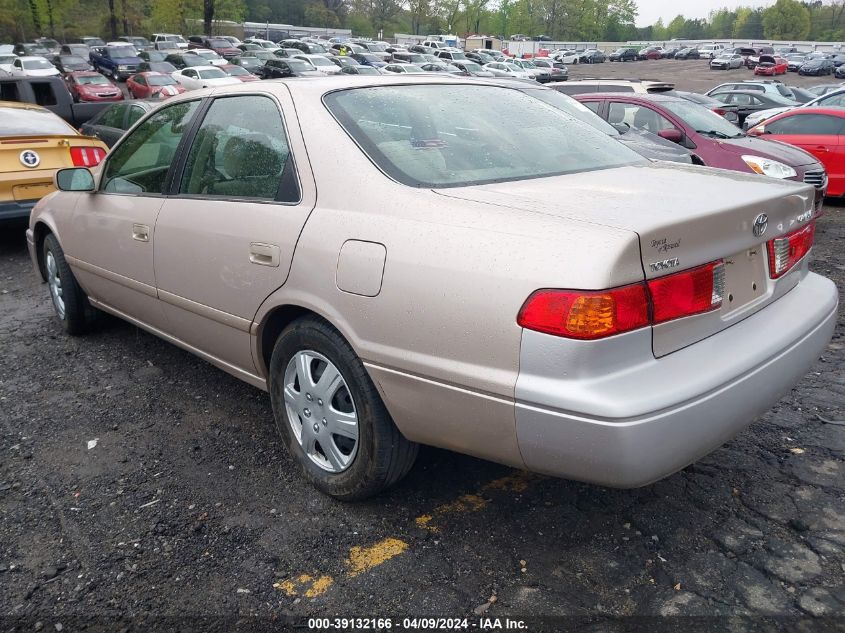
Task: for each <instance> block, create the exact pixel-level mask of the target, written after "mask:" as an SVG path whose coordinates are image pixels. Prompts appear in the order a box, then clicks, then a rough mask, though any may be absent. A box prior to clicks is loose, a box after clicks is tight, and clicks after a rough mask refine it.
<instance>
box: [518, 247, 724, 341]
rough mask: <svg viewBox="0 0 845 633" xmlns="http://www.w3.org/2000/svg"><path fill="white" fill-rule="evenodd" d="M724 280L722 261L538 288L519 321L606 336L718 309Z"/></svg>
mask: <svg viewBox="0 0 845 633" xmlns="http://www.w3.org/2000/svg"><path fill="white" fill-rule="evenodd" d="M724 285H725V265H724V263H723V262H721V261H718V262H711V263H710V264H705V265H704V266H699V267H698V268H693V269H691V270H685V271H683V272H679V273H675V274H673V275H667V276H665V277H660V278H659V279H654V280H652V281H649V282H648V283H647V284H646V283H637V284H632V285H630V286H623V287H621V288H613V289H611V290H597V291H584V290H554V289H545V290H537V291H536V292H534V293H533V294H532V295H531V296H530V297H528V299H527V300H526V301H525V303H524V304H523V306H522V308H521V309H520V311H519V315H518V316H517V319H516V322H517V323H518V324H519V325H520V326H521V327H524V328H526V329H528V330H536V331H538V332H545V333H546V334H554V335H555V336H564V337H566V338H575V339H585V340H589V339H598V338H605V337H607V336H613V335H614V334H621V333H622V332H629V331H631V330H636V329H638V328H641V327H645V326H647V325H656V324H658V323H664V322H666V321H671V320H673V319H679V318H681V317H685V316H692V315H694V314H701V313H703V312H709V311H710V310H715V309H717V308H719V307H720V306H721V305H722V292H723V291H724Z"/></svg>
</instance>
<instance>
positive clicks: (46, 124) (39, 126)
mask: <svg viewBox="0 0 845 633" xmlns="http://www.w3.org/2000/svg"><path fill="white" fill-rule="evenodd" d="M45 134H61V135H63V136H75V135H76V130H74V129H73V128H72V127H70V126H69V125H68V124H67V123H65V122H64V121H62V120H61V119H60V118H59V117H57V116H56V115H55V114H53V113H52V112H50V111H49V110H41V109H35V108H0V137H3V136H42V135H45Z"/></svg>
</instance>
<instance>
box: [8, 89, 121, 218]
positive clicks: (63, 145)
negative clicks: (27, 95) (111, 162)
mask: <svg viewBox="0 0 845 633" xmlns="http://www.w3.org/2000/svg"><path fill="white" fill-rule="evenodd" d="M106 151H107V148H106V146H105V145H104V144H103V143H102V142H101V141H99V140H97V139H95V138H90V137H88V136H82V135H81V134H79V132H77V131H76V130H75V129H73V128H72V127H71V126H70V125H68V124H67V123H65V122H64V121H63V120H62V119H61V118H59V117H58V116H56V115H55V114H53V113H52V112H50V111H49V110H47V109H45V108H42V107H40V106H37V105H33V104H29V103H16V102H11V101H0V222H2V221H5V220H14V219H17V218H28V217H29V211H30V209H32V207H33V206H34V205H35V203H36V202H38V201H39V200H40V199H41V198H43V197H44V196H46V195H47V194H48V193H51V192H52V191H53V190H54V186H53V174H54V173H55V172H56V170H57V169H61V168H63V167H93V166H95V165H98V164H99V163H100V161H101V160H103V158H105V156H106Z"/></svg>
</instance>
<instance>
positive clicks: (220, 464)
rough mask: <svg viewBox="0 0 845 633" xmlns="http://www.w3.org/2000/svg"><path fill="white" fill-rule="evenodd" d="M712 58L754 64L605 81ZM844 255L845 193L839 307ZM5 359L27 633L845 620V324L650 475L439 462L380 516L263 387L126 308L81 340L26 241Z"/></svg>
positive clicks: (14, 567)
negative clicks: (753, 409)
mask: <svg viewBox="0 0 845 633" xmlns="http://www.w3.org/2000/svg"><path fill="white" fill-rule="evenodd" d="M692 65H695V66H696V67H697V68H701V69H702V70H701V72H702V75H703V76H704V77H706V78H708V79H709V84H708V86H709V85H712V84H713V83H715V80H714V79H711V78H715V77H717V76H718V77H719V78H722V77H728V76H730V75H733V74H736V71H734V72H733V73H718V74H717V73H710V72H709V71H707V70H706V65H705V63H704V62H701V63H696V62H671V61H670V62H641V63H638V64H625V65H623V64H604V65H603V66H599V67H597V68H596V69H595V70H597V71H600V73H598V72H597V73H595V74H599V75H600V76H609V75H610V73H612V72H620V73H624V74H626V75H628V76H630V75H631V74H632V73H634V72H635V71H636V69H637V68H640V67H647V69H648V75H647V76H648V77H649V78H658V79H671V78H674V79H675V80H676V81H677V82H678V84H679V87H685V88H694V87H695V86H693V85H692V83H693V82H694V81H695V82H697V81H698V78H697V76H696V77H692V76H691V75H692V73H690V72H687V71H685V70H682V68H685V67H686V66H692ZM664 67H666V68H668V69H671V70H673V71H674V73H675V74H669V73H668V71H664V72H661V69H663V68H664ZM675 69H677V70H675ZM591 70H593V69H591ZM576 71H577V72H581V71H582V68H578V69H576ZM643 72H644V71H643ZM573 74H574V73H573ZM591 74H592V73H591ZM789 79H790V83H793V82H792V81H791V80H792V79H793V76H792V75H790V77H789ZM816 81H817V80H816ZM796 83H797V82H796ZM808 83H810V82H807V81H805V82H804V84H805V85H806V84H808ZM701 88H702V87H699V89H701ZM843 243H845V205H843V204H842V203H836V204H833V203H831V204H828V205H827V206H826V215H825V216H824V217H823V218H821V220H820V221H819V224H818V231H817V236H816V247H815V262H814V264H813V268H814V270H816V271H817V272H819V273H821V274H824V275H826V276H828V277H831V278H832V279H834V280H835V281H836V283H837V284H838V286H839V288H840V293H842V292H843V291H845V249H843V247H842V244H843ZM843 305H845V303H843ZM840 316H841V314H840ZM0 350H2V355H0V456H2V457H0V631H3V632H5V631H33V630H44V631H61V630H65V631H76V630H87V631H121V630H125V631H155V630H181V631H189V630H190V631H193V630H197V631H232V630H249V629H265V630H287V629H289V628H291V627H292V626H293V625H294V624H298V625H301V626H302V628H303V629H308V630H317V628H325V626H323V627H318V626H314V625H315V624H320V623H314V622H311V625H312V626H311V627H310V628H309V626H308V625H309V623H308V620H307V618H308V617H313V616H319V617H327V618H332V619H333V618H335V617H338V618H344V617H346V618H348V617H359V618H368V617H391V618H393V620H392V623H391V624H392V626H391V629H392V630H403V628H402V626H401V625H402V624H403V622H402V619H403V618H405V617H411V618H413V617H417V618H419V617H421V616H440V617H450V618H457V619H458V622H457V626H455V627H452V628H453V629H454V630H472V629H475V628H477V629H484V628H485V627H484V624H485V622H487V621H486V620H485V618H490V622H488V623H489V624H491V626H492V625H494V624H495V622H494V621H495V619H496V618H500V619H501V620H500V624H501V626H502V628H504V627H505V626H506V623H505V618H511V619H515V620H519V621H523V624H524V626H525V627H526V628H524V629H520V630H529V631H540V630H548V631H564V630H595V631H609V630H632V627H633V628H636V627H642V628H643V629H647V630H659V629H660V630H662V629H663V628H666V627H671V628H673V630H674V629H679V628H683V629H685V630H686V631H693V630H701V631H716V630H728V629H730V630H743V631H745V630H771V631H775V630H807V631H809V630H812V631H817V630H843V627H845V464H843V451H845V426H843V425H842V423H841V421H842V420H845V371H843V370H845V352H843V350H845V326H843V325H840V326H839V327H838V328H837V331H836V335H835V338H834V340H833V341H832V343H831V344H830V346H829V347H828V349H827V351H826V352H825V354H824V356H823V358H821V359H820V360H819V361H818V362H817V363H816V364H815V366H814V367H813V368H812V370H811V371H810V373H808V374H807V376H806V377H805V378H804V379H803V380H802V381H801V382H800V384H799V385H798V386H797V387H796V388H795V389H794V390H793V391H792V392H791V393H789V394H787V395H786V396H785V397H784V398H783V399H782V400H781V401H780V402H779V403H778V405H777V406H775V407H774V408H773V409H772V410H771V411H770V412H768V413H766V414H765V415H763V416H762V417H760V418H759V419H758V420H757V421H755V422H754V423H753V424H752V425H751V427H750V428H748V429H747V430H746V431H745V432H743V433H741V434H740V435H739V436H738V437H737V438H736V439H734V440H733V441H731V442H730V443H728V444H727V445H726V446H725V447H723V448H721V449H720V450H718V451H716V452H715V453H713V454H711V455H710V456H708V457H706V458H704V459H703V460H701V461H700V462H698V463H697V464H695V465H693V466H690V467H689V468H687V469H685V470H683V471H682V472H680V473H677V474H676V475H673V476H671V477H669V478H667V479H665V480H663V481H660V482H658V483H655V484H653V485H651V486H648V487H645V488H641V489H638V490H628V491H620V490H609V489H604V488H600V487H596V486H591V485H586V484H580V483H574V482H571V481H563V480H557V479H550V478H543V477H533V476H528V475H525V474H522V473H519V472H515V471H512V470H510V469H508V468H505V467H502V466H497V465H495V464H490V463H487V462H483V461H480V460H477V459H473V458H469V457H464V456H460V455H455V454H452V453H448V452H445V451H441V450H435V449H423V450H422V451H421V454H420V458H419V460H418V462H417V464H416V465H415V467H414V468H413V470H412V471H411V473H410V475H409V476H408V477H407V478H406V479H405V480H403V481H402V482H401V483H400V484H399V485H398V486H397V487H396V488H395V489H393V490H392V491H390V492H388V493H387V494H384V495H382V496H380V497H378V498H376V499H373V500H371V501H368V502H366V503H357V504H343V503H339V502H336V501H333V500H332V499H330V498H327V497H325V496H323V495H321V494H320V493H318V492H316V491H315V490H314V489H313V488H312V487H311V486H310V485H309V484H307V483H306V482H305V481H304V479H303V478H302V477H301V476H300V473H299V472H298V470H297V467H296V465H295V464H294V463H293V461H292V460H290V459H289V458H288V457H287V455H286V454H285V451H284V449H283V448H282V446H281V444H280V442H279V441H278V439H277V437H276V432H275V429H274V426H273V423H272V414H271V410H270V403H269V400H268V397H267V395H266V394H264V393H263V392H261V391H258V390H257V389H254V388H252V387H249V386H247V385H245V384H243V383H241V382H239V381H237V380H236V379H234V378H232V377H230V376H228V375H226V374H224V373H222V372H221V371H218V370H217V369H215V368H213V367H211V366H210V365H208V364H206V363H205V362H203V361H200V360H198V359H197V358H195V357H193V356H191V355H189V354H187V353H186V352H183V351H181V350H179V349H177V348H175V347H173V346H172V345H169V344H167V343H165V342H163V341H161V340H159V339H156V338H154V337H153V336H151V335H149V334H146V333H145V332H143V331H140V330H138V329H136V328H135V327H132V326H130V325H128V324H125V323H122V322H119V321H116V320H111V321H109V323H108V324H107V326H106V327H105V328H104V329H103V330H102V331H100V332H98V333H96V334H92V335H89V336H85V337H81V338H70V337H68V336H65V335H64V334H63V333H62V331H61V329H60V326H59V324H58V322H57V321H56V319H55V318H54V317H53V311H52V307H51V304H50V301H49V298H48V292H47V289H46V286H44V285H42V284H40V283H39V281H38V280H37V279H36V277H35V275H34V273H33V272H32V270H31V266H30V263H29V260H28V256H27V253H26V248H25V240H24V233H23V229H22V228H4V229H3V230H2V232H1V233H0ZM729 353H730V350H725V354H726V355H728V354H729ZM836 422H839V423H838V424H836ZM692 616H695V617H692ZM463 619H466V621H465V622H464V620H463ZM332 623H333V622H332ZM326 624H329V623H326ZM338 624H342V622H339V623H338ZM352 624H353V627H347V628H348V629H349V630H352V629H353V628H355V626H356V623H352ZM367 624H370V623H369V622H366V621H362V622H358V623H357V625H361V626H357V628H355V630H364V629H365V628H369V629H370V630H373V629H376V628H378V627H377V626H376V624H377V623H376V622H373V623H371V624H372V625H373V626H369V627H366V626H363V625H367ZM381 624H382V625H384V623H383V622H382V623H381ZM404 624H407V625H408V627H406V628H405V629H404V630H416V628H419V627H420V624H421V623H420V622H417V625H416V628H414V623H413V621H409V622H407V623H404ZM444 624H448V623H444ZM452 624H455V623H452ZM515 626H516V625H515ZM381 628H382V630H387V627H386V626H381ZM299 630H302V629H299Z"/></svg>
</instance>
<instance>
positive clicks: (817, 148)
mask: <svg viewBox="0 0 845 633" xmlns="http://www.w3.org/2000/svg"><path fill="white" fill-rule="evenodd" d="M816 151H817V152H829V151H830V150H829V149H828V148H827V147H825V146H824V145H816Z"/></svg>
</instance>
